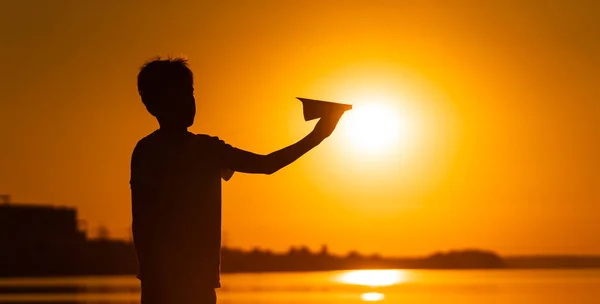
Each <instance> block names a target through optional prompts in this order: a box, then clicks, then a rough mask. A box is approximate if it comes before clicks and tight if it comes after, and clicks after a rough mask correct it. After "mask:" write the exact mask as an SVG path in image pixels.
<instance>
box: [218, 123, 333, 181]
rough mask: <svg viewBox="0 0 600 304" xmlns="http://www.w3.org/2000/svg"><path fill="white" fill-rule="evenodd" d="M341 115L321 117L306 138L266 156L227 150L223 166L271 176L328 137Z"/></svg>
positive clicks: (233, 149) (232, 149)
mask: <svg viewBox="0 0 600 304" xmlns="http://www.w3.org/2000/svg"><path fill="white" fill-rule="evenodd" d="M343 113H344V112H339V113H333V114H332V115H331V116H326V117H322V118H321V119H320V120H319V122H317V124H316V125H315V128H314V130H313V131H312V132H311V133H310V134H308V135H307V136H306V137H304V138H303V139H301V140H300V141H298V142H297V143H295V144H292V145H290V146H288V147H285V148H283V149H281V150H278V151H275V152H273V153H270V154H268V155H259V154H254V153H252V152H248V151H244V150H240V149H236V148H231V149H228V151H227V152H226V153H225V154H226V155H224V157H225V159H224V160H225V166H226V167H227V168H228V169H230V170H233V171H238V172H244V173H261V174H273V173H275V172H277V171H278V170H279V169H281V168H283V167H285V166H287V165H289V164H291V163H293V162H294V161H295V160H297V159H298V158H300V156H302V155H304V154H305V153H306V152H308V151H310V150H311V149H312V148H314V147H316V146H317V145H319V144H320V143H321V142H322V141H323V140H324V139H325V138H327V137H329V135H331V133H332V132H333V130H334V129H335V127H336V126H337V123H338V121H339V120H340V118H341V117H342V115H343ZM229 177H231V175H229ZM226 179H228V178H226Z"/></svg>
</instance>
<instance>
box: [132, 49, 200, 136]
mask: <svg viewBox="0 0 600 304" xmlns="http://www.w3.org/2000/svg"><path fill="white" fill-rule="evenodd" d="M137 85H138V92H139V94H140V97H141V98H142V102H143V103H144V105H145V106H146V109H148V112H150V114H152V115H153V116H154V117H156V119H157V120H158V122H159V124H160V125H161V127H174V128H183V127H185V128H187V127H189V126H191V125H192V124H193V123H194V116H195V115H196V100H195V99H194V76H193V74H192V71H191V70H190V68H189V67H188V65H187V60H185V59H183V58H173V59H171V58H169V59H164V60H161V59H160V58H158V59H155V60H153V61H150V62H148V63H146V64H144V65H143V66H142V68H141V70H140V73H139V74H138V78H137Z"/></svg>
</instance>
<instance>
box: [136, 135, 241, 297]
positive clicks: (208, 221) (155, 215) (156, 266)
mask: <svg viewBox="0 0 600 304" xmlns="http://www.w3.org/2000/svg"><path fill="white" fill-rule="evenodd" d="M244 153H248V152H245V151H243V150H239V149H236V148H234V147H232V146H230V145H228V144H226V143H225V142H224V141H222V140H219V138H218V137H211V136H208V135H195V134H193V133H189V132H185V133H184V132H180V133H169V132H166V131H162V130H157V131H155V132H153V133H152V134H150V135H148V136H146V137H145V138H143V139H142V140H140V141H139V142H138V144H137V145H136V147H135V149H134V151H133V154H132V158H131V180H130V185H131V193H132V214H133V226H132V229H133V237H134V244H135V248H136V252H137V256H138V263H139V274H138V277H139V278H140V279H141V280H143V281H146V282H150V281H153V282H160V281H164V280H166V281H168V282H171V283H173V282H182V283H184V282H185V283H186V284H188V283H193V284H195V285H197V286H204V287H210V288H213V287H214V288H217V287H220V280H219V268H220V249H221V176H222V171H223V170H226V169H233V168H231V167H232V166H231V164H232V163H233V159H235V157H236V155H240V156H243V155H244ZM229 177H230V175H229ZM227 178H228V177H227Z"/></svg>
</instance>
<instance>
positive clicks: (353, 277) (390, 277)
mask: <svg viewBox="0 0 600 304" xmlns="http://www.w3.org/2000/svg"><path fill="white" fill-rule="evenodd" d="M337 280H338V281H339V282H342V283H345V284H352V285H363V286H371V287H378V286H390V285H395V284H399V283H403V282H405V281H406V280H407V278H406V272H404V271H402V270H354V271H349V272H345V273H343V274H342V275H340V276H339V277H338V278H337Z"/></svg>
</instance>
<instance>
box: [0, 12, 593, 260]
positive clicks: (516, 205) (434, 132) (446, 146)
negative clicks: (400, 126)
mask: <svg viewBox="0 0 600 304" xmlns="http://www.w3.org/2000/svg"><path fill="white" fill-rule="evenodd" d="M199 2H204V4H200V3H199ZM321 2H326V3H321ZM536 2H537V3H536ZM546 2H547V1H527V3H529V4H518V5H517V3H520V2H517V1H514V2H511V1H498V3H497V4H492V1H486V2H485V3H486V4H481V1H462V2H461V1H453V3H454V4H453V5H448V4H446V3H447V2H445V1H435V2H434V1H432V2H427V1H385V2H384V1H319V2H317V1H296V2H294V3H293V4H292V2H291V1H226V2H224V1H191V0H189V1H169V2H167V1H162V2H157V1H79V0H70V1H38V2H35V4H36V5H35V6H34V5H32V2H25V1H17V0H9V1H3V2H2V4H0V37H1V39H2V41H1V42H0V43H1V45H0V46H1V47H0V55H1V58H2V59H3V64H2V70H1V73H0V75H1V76H0V77H1V79H0V92H2V98H1V99H0V138H1V140H2V142H1V143H0V193H9V194H12V195H13V197H14V200H15V201H18V202H32V203H51V204H55V205H68V206H75V207H77V208H78V209H79V215H80V217H81V218H83V219H86V220H87V221H88V222H89V225H90V227H92V228H94V227H97V226H98V225H99V224H101V223H103V224H106V225H107V226H109V228H110V229H111V231H112V233H113V235H114V236H118V237H126V236H127V235H128V227H129V223H130V220H131V215H130V200H129V195H130V194H129V185H128V179H129V160H130V156H131V151H132V149H133V147H134V145H135V143H136V142H137V140H139V139H140V138H141V137H143V136H145V135H146V134H148V133H150V132H152V131H153V130H154V129H155V128H156V127H157V124H156V122H155V121H154V120H153V118H152V117H151V116H150V115H149V114H147V112H146V111H145V109H144V107H143V105H142V103H141V102H140V100H139V98H138V96H137V91H136V86H135V77H136V74H137V72H138V67H139V66H140V65H141V64H142V63H143V62H144V61H146V60H148V59H150V58H152V57H153V56H155V55H167V54H174V55H179V54H184V55H186V56H187V57H188V58H189V60H190V64H191V66H192V68H193V70H194V73H195V76H196V98H197V102H198V115H197V118H196V124H195V125H194V126H193V127H192V131H193V132H197V133H208V134H211V135H218V136H219V137H221V138H222V139H224V140H226V141H228V142H229V143H231V144H233V145H235V146H237V147H240V148H244V149H247V150H251V151H253V152H257V153H268V152H271V151H272V150H275V149H278V148H281V147H283V146H284V145H286V144H290V143H293V142H294V141H295V140H297V139H300V138H301V137H302V136H304V135H305V134H306V133H307V132H308V131H310V128H311V127H312V125H313V123H307V122H304V121H303V119H302V112H301V106H300V103H299V102H298V101H297V100H295V99H294V97H296V96H303V97H309V98H323V99H331V100H335V101H342V102H343V101H348V100H351V101H352V102H353V103H355V104H356V103H358V104H361V103H362V104H368V103H370V102H371V101H372V99H380V98H383V99H385V100H386V102H388V103H389V105H390V108H391V109H394V110H395V111H398V112H399V113H402V115H400V116H399V119H410V120H414V122H415V123H414V124H412V125H410V128H411V132H412V133H411V134H412V137H410V140H404V141H402V142H397V143H396V144H395V145H394V146H392V148H389V149H388V151H384V152H385V153H383V154H379V155H374V154H368V153H365V152H364V151H360V149H357V148H356V147H355V146H351V145H350V144H349V143H348V142H346V140H345V137H344V133H343V132H342V131H343V130H338V131H340V132H336V133H334V135H333V136H332V137H331V138H330V139H329V140H328V141H327V142H325V143H324V144H323V145H321V146H319V147H318V148H316V149H315V150H314V151H312V152H311V153H309V154H307V155H306V156H305V157H303V158H302V159H301V160H299V161H298V162H297V163H294V164H293V165H291V166H290V167H288V168H285V169H283V170H282V171H280V172H279V173H277V174H275V175H273V176H250V175H241V174H240V175H236V176H234V178H233V179H232V180H231V181H230V182H228V183H225V185H224V215H223V217H224V231H225V232H226V233H227V235H226V241H227V244H228V245H233V246H242V247H245V248H250V247H251V246H261V247H268V248H272V249H275V250H285V249H286V248H287V247H288V246H289V245H300V244H307V245H309V246H310V247H312V248H317V247H318V246H320V244H323V243H327V244H329V245H330V248H331V249H332V250H333V251H335V252H345V251H347V250H350V249H359V250H360V251H363V252H381V253H383V254H384V255H413V254H426V253H429V252H431V251H434V250H440V249H442V250H445V249H451V248H462V247H480V248H486V249H493V250H497V251H498V252H500V253H502V254H530V253H586V254H590V253H595V254H600V225H598V222H599V221H600V190H599V186H600V177H599V174H600V173H599V172H600V157H599V155H600V153H599V152H600V151H599V150H600V125H599V124H598V118H600V86H599V85H598V79H599V76H600V74H599V72H598V71H599V69H598V67H600V25H599V23H598V22H597V20H598V18H600V5H599V4H596V2H595V1H577V3H578V4H577V5H575V4H572V3H570V2H565V4H562V5H550V4H546ZM249 3H252V4H249ZM317 3H319V4H317ZM510 3H512V4H510ZM371 98H372V99H371ZM342 123H343V119H342Z"/></svg>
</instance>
